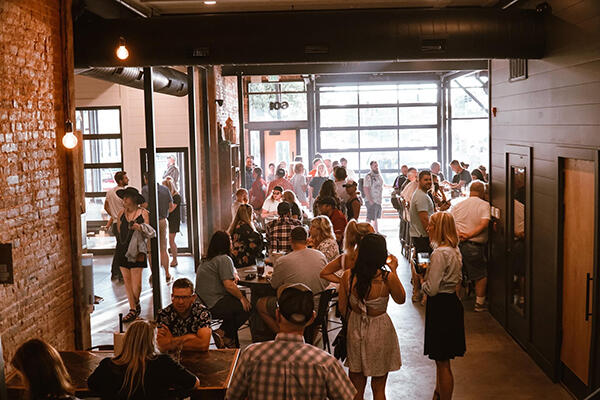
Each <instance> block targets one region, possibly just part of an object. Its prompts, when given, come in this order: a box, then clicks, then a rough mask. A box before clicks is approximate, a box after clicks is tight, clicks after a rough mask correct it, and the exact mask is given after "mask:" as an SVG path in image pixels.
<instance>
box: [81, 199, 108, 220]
mask: <svg viewBox="0 0 600 400" xmlns="http://www.w3.org/2000/svg"><path fill="white" fill-rule="evenodd" d="M105 199H106V197H86V198H85V219H86V220H87V221H88V222H89V221H108V220H109V219H110V215H108V213H107V212H106V211H105V210H104V200H105Z"/></svg>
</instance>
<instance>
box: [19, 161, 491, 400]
mask: <svg viewBox="0 0 600 400" xmlns="http://www.w3.org/2000/svg"><path fill="white" fill-rule="evenodd" d="M330 166H331V169H330V168H329V167H330ZM271 167H272V168H271ZM285 167H286V166H285V165H282V164H280V165H278V166H277V168H275V165H274V164H272V165H270V170H269V174H268V176H267V178H266V180H265V179H263V178H262V170H261V169H260V168H258V167H253V165H252V159H251V158H248V160H247V164H246V172H247V173H249V174H250V175H251V177H252V179H251V181H250V182H248V179H247V184H248V186H249V188H250V189H249V190H247V189H245V188H243V189H240V190H238V191H237V192H236V193H235V201H234V202H233V204H232V216H233V221H232V223H231V225H230V226H229V227H228V229H227V230H222V231H216V232H214V233H213V235H212V237H211V239H210V243H209V246H208V248H207V249H206V253H205V255H204V257H203V258H202V261H201V263H200V264H199V265H197V266H196V279H195V284H194V283H193V282H192V281H190V280H189V279H186V278H179V279H177V280H175V281H174V282H172V287H171V304H170V305H168V306H167V307H165V308H164V309H162V310H160V311H159V313H158V315H157V318H156V321H145V320H142V319H138V317H139V314H140V304H139V296H140V291H141V272H142V270H143V268H146V267H147V264H148V259H149V257H148V251H149V250H148V247H147V239H148V238H150V237H153V236H155V235H156V232H155V231H154V230H153V229H152V228H151V227H150V225H149V224H148V211H147V210H146V208H145V206H146V203H147V193H148V188H147V186H145V187H144V188H143V189H142V192H141V193H140V192H138V190H137V189H135V188H133V187H130V186H128V179H127V175H126V173H125V172H119V173H117V175H116V176H115V180H116V181H117V183H118V187H117V188H116V189H115V190H114V191H113V192H112V193H111V195H110V197H109V196H108V195H107V200H106V202H107V207H108V209H107V211H109V210H110V212H109V214H110V215H111V221H109V225H111V226H112V227H113V230H114V232H115V233H116V236H117V248H116V251H115V257H114V261H113V269H112V272H113V276H115V275H116V276H115V277H116V279H119V277H120V276H122V279H123V281H124V284H125V288H126V290H127V297H128V300H129V306H130V311H129V313H128V314H127V315H126V316H125V318H124V322H131V324H129V327H128V329H127V332H126V334H125V339H124V343H123V348H122V349H121V350H120V351H119V352H118V353H117V354H115V355H114V356H113V357H109V358H106V359H104V360H102V362H100V364H99V366H98V367H97V369H96V370H95V371H94V372H93V373H92V374H91V376H90V377H89V379H88V386H89V387H90V389H92V390H93V391H94V392H95V393H98V394H99V395H100V396H101V397H102V398H103V399H141V398H165V397H166V396H167V395H166V393H167V391H168V390H170V389H173V388H175V389H178V390H180V391H181V393H186V392H189V391H192V390H194V389H195V388H198V385H199V382H198V379H197V378H196V377H195V376H194V375H193V374H191V373H190V372H189V371H187V370H186V369H185V368H184V367H183V366H181V365H180V364H179V363H178V362H177V361H176V360H174V359H173V358H171V357H169V356H168V355H165V354H177V353H181V352H182V351H200V352H202V351H207V350H208V348H209V346H210V341H211V337H212V339H213V340H214V344H215V346H216V347H218V348H235V347H239V346H240V343H239V338H238V330H239V329H240V327H242V326H243V325H244V324H245V323H246V321H248V320H249V319H250V316H251V315H252V314H253V313H254V314H255V315H257V316H258V317H259V318H260V320H261V321H263V322H264V324H265V325H266V327H267V328H268V329H269V330H270V331H271V332H272V334H273V336H274V340H271V341H266V342H260V343H254V344H251V345H249V346H247V347H246V348H245V349H244V351H243V352H242V355H241V357H240V360H239V362H238V365H237V367H236V370H235V372H234V374H233V378H232V381H231V385H230V387H229V389H228V391H227V398H228V399H232V400H235V399H283V398H296V399H308V398H318V399H325V398H329V399H351V398H354V399H357V400H358V399H362V398H363V396H364V391H365V387H366V384H367V379H368V378H369V377H371V388H372V391H373V397H374V399H385V387H386V381H387V376H388V374H389V372H392V371H396V370H398V369H400V367H401V365H402V361H401V355H400V343H399V340H398V337H397V334H396V329H395V328H394V325H393V322H392V320H391V318H390V316H389V315H388V314H387V308H388V302H389V298H390V297H391V298H392V300H393V301H394V302H395V303H397V304H403V303H404V302H405V300H406V297H407V292H406V290H405V288H404V286H403V284H402V283H401V281H400V279H399V277H398V272H397V269H398V264H399V263H398V259H397V258H396V257H395V256H394V255H392V254H390V253H389V252H388V249H387V244H386V238H385V237H384V236H383V235H381V234H379V233H377V219H379V217H380V216H381V203H382V197H383V188H384V186H383V179H382V177H381V174H380V172H379V169H378V164H377V162H376V161H373V162H371V165H370V167H371V170H370V172H369V173H368V174H367V175H366V176H365V178H364V180H363V182H362V184H361V186H362V190H363V191H364V194H360V195H359V193H358V190H357V189H358V185H359V182H358V181H357V180H355V179H351V178H350V176H353V177H354V178H356V175H355V174H354V173H353V172H352V173H351V172H350V171H351V170H348V169H347V168H346V167H347V163H346V161H345V160H344V159H342V160H340V162H339V165H335V166H334V164H333V163H331V162H328V160H320V159H315V160H314V162H313V170H311V171H309V172H307V173H305V170H304V166H303V165H302V163H300V162H298V163H296V164H295V165H293V166H292V167H291V172H290V174H291V177H290V179H288V177H289V175H290V174H288V173H287V172H286V169H285ZM450 167H451V168H452V170H453V171H454V173H455V175H454V177H453V178H452V180H451V181H446V180H445V179H444V176H443V175H442V174H441V171H440V165H439V163H437V162H434V163H433V164H432V165H431V168H429V169H425V170H421V171H417V170H416V169H415V168H409V167H407V166H403V167H402V170H401V174H400V175H399V176H398V178H397V179H396V180H395V182H394V185H393V189H394V192H395V194H396V195H397V196H398V197H399V199H400V200H399V201H400V202H401V203H402V210H403V211H404V212H405V215H404V217H406V218H407V220H408V221H409V222H410V238H411V245H412V246H413V247H414V252H413V253H412V254H411V255H410V257H409V258H410V259H411V263H410V265H411V272H412V286H413V288H412V300H413V301H415V302H422V304H424V305H425V307H426V308H425V334H424V354H425V355H427V356H428V357H429V358H430V359H431V360H434V361H435V365H436V371H437V377H436V384H435V387H434V388H433V398H434V399H442V400H446V399H451V398H452V393H453V385H454V378H453V374H452V370H451V367H450V361H451V360H452V359H454V358H455V357H460V356H463V355H464V354H465V352H466V345H465V329H464V309H463V305H462V302H461V296H462V295H463V291H464V289H463V286H464V283H465V282H473V284H474V288H475V293H476V302H475V311H485V310H486V303H485V293H486V282H487V278H486V277H487V262H486V253H487V252H486V242H487V229H488V224H489V222H490V206H489V203H488V202H487V201H486V196H487V194H486V193H487V190H486V187H487V186H486V180H487V177H486V174H485V169H482V168H481V167H480V168H477V169H475V170H473V171H472V172H471V173H469V172H468V171H467V169H466V168H467V166H466V165H465V164H462V163H460V162H458V161H452V163H450ZM353 174H354V175H353ZM318 178H323V179H322V180H321V179H318ZM330 178H331V179H330ZM145 182H146V183H147V179H146V180H145ZM313 183H314V184H313ZM176 188H177V186H176V182H175V181H174V180H173V179H172V178H171V177H167V178H166V179H165V181H164V182H163V185H160V184H157V196H158V200H159V204H158V208H159V233H158V235H159V236H160V240H159V242H162V243H163V244H161V246H160V251H161V253H163V252H164V253H166V246H167V243H168V241H167V228H168V232H169V235H171V234H173V233H175V232H176V231H177V228H178V226H177V224H178V223H179V220H180V219H179V217H178V218H171V214H172V213H173V212H176V211H175V210H177V207H179V205H180V204H181V197H180V196H179V195H178V194H177V189H176ZM317 189H318V190H317ZM467 190H468V196H465V194H466V191H467ZM461 195H462V196H461ZM176 196H179V199H177V197H176ZM449 198H450V199H454V198H458V200H455V201H451V200H450V199H449ZM116 199H119V200H121V204H120V206H122V209H121V210H117V208H118V206H119V204H118V202H117V200H116ZM363 199H364V203H365V205H366V208H367V218H366V222H358V221H357V220H358V217H359V215H360V209H361V206H362V205H363ZM311 207H312V212H311V211H310V209H311ZM171 228H173V229H171ZM424 253H425V255H426V256H427V257H426V258H428V259H429V262H428V263H426V264H423V263H422V262H421V261H420V256H423V255H424ZM265 258H268V259H269V260H270V261H271V262H272V264H273V269H272V274H270V275H269V276H268V278H269V283H270V287H271V288H272V292H271V294H270V295H265V296H263V297H260V298H258V299H252V302H250V300H249V299H248V297H247V293H245V291H244V290H241V289H240V287H239V286H238V281H239V280H240V276H239V273H238V269H239V268H244V267H247V266H252V265H256V264H258V263H264V261H265ZM161 260H163V265H162V266H163V267H164V268H165V271H166V272H167V275H166V276H167V280H170V274H169V269H168V268H169V263H168V261H169V258H168V255H166V256H165V257H164V258H163V257H161ZM164 260H166V262H164ZM176 264H177V258H176V253H174V255H173V261H172V262H171V266H174V265H176ZM115 267H117V268H115ZM118 273H120V274H121V275H117V274H118ZM328 288H335V289H337V293H338V312H339V315H341V320H342V322H343V324H344V328H343V329H342V332H343V333H340V335H339V336H338V338H339V342H338V343H337V346H339V347H337V348H336V351H335V353H336V355H337V356H338V358H340V359H341V360H345V364H344V365H345V367H347V368H348V374H346V372H345V370H344V368H343V366H342V363H340V361H339V360H337V359H336V357H334V356H332V355H331V354H329V353H327V352H325V351H324V350H321V349H319V348H317V347H315V346H313V345H312V344H313V341H312V339H309V340H308V342H306V341H305V339H306V334H305V329H306V328H307V327H310V326H312V324H313V323H314V322H315V318H316V315H317V310H318V305H319V301H320V300H319V299H320V296H321V294H322V293H324V291H325V290H326V289H328ZM217 321H218V322H217ZM251 329H252V326H251ZM336 342H337V340H336ZM34 355H35V356H34ZM12 365H13V366H14V368H15V369H16V370H18V371H19V372H20V373H21V375H22V376H23V377H24V381H25V382H26V383H27V385H28V390H29V392H30V393H31V394H32V396H33V395H34V394H35V396H33V397H32V398H46V399H74V397H73V394H74V390H73V387H72V385H71V384H70V380H69V375H68V373H67V371H66V369H65V367H64V364H63V362H62V360H61V359H60V355H59V354H58V353H57V352H56V350H54V349H53V348H52V347H51V346H49V345H48V344H46V343H44V342H43V341H40V340H38V339H34V340H31V341H29V342H27V343H25V344H24V345H22V346H21V348H20V349H19V350H18V351H17V353H16V355H15V357H14V359H13V361H12ZM149 394H151V395H149Z"/></svg>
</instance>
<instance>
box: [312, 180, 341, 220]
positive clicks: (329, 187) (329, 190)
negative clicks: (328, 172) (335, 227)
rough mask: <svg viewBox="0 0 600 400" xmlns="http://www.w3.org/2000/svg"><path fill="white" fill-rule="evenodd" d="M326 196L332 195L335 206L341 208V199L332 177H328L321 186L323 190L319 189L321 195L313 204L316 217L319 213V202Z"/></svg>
mask: <svg viewBox="0 0 600 400" xmlns="http://www.w3.org/2000/svg"><path fill="white" fill-rule="evenodd" d="M326 197H332V198H333V200H334V201H335V207H336V208H337V209H338V210H339V209H340V206H341V201H340V198H339V197H338V195H337V193H336V191H335V183H334V182H333V181H332V180H331V179H327V180H326V181H325V182H323V185H322V186H321V190H320V191H319V195H318V196H317V198H316V199H315V202H314V204H313V215H314V216H315V217H316V216H317V215H319V207H318V206H317V204H318V203H319V200H321V199H324V198H326Z"/></svg>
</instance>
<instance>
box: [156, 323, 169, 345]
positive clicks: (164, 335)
mask: <svg viewBox="0 0 600 400" xmlns="http://www.w3.org/2000/svg"><path fill="white" fill-rule="evenodd" d="M156 337H157V339H167V340H168V341H169V343H172V342H173V334H172V333H171V331H170V330H169V328H168V327H167V326H166V325H163V324H160V325H159V326H158V330H157V333H156Z"/></svg>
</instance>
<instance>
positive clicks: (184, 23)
mask: <svg viewBox="0 0 600 400" xmlns="http://www.w3.org/2000/svg"><path fill="white" fill-rule="evenodd" d="M74 33H75V38H74V41H75V63H76V66H78V67H89V66H114V65H127V66H142V65H158V66H160V65H211V64H212V65H215V64H269V63H270V64H282V63H327V62H333V63H338V62H363V61H401V60H464V59H480V60H481V59H493V58H542V57H543V56H544V51H545V31H544V15H543V13H541V12H536V11H535V10H522V9H509V10H506V11H502V10H498V9H491V8H458V9H457V8H454V9H453V8H444V9H367V10H333V11H331V10H329V11H295V12H269V13H232V14H228V13H226V14H203V15H193V16H177V17H152V18H145V19H144V18H139V19H129V20H123V19H120V20H102V21H95V22H90V23H85V24H84V23H76V24H75V29H74ZM120 37H123V38H125V39H126V40H127V46H128V48H129V49H130V56H129V58H128V59H127V60H126V61H124V62H121V61H119V60H117V59H116V58H115V56H114V50H115V48H116V46H117V44H118V42H119V38H120Z"/></svg>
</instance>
